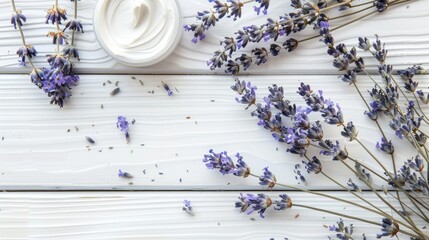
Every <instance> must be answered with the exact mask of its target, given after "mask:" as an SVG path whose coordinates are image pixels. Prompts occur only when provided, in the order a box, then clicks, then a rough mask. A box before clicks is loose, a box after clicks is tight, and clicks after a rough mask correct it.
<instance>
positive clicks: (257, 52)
mask: <svg viewBox="0 0 429 240" xmlns="http://www.w3.org/2000/svg"><path fill="white" fill-rule="evenodd" d="M252 54H253V55H254V56H255V58H256V60H255V63H256V65H261V64H262V63H266V62H267V60H268V51H267V49H265V48H255V49H253V50H252Z"/></svg>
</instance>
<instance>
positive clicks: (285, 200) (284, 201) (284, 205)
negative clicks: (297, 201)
mask: <svg viewBox="0 0 429 240" xmlns="http://www.w3.org/2000/svg"><path fill="white" fill-rule="evenodd" d="M279 197H280V198H281V200H280V201H277V200H276V201H275V202H274V203H275V204H276V205H277V207H274V209H275V210H277V211H282V210H286V209H289V208H292V205H293V204H292V199H291V198H290V197H289V196H288V195H287V194H280V195H279Z"/></svg>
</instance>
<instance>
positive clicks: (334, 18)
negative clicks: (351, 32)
mask: <svg viewBox="0 0 429 240" xmlns="http://www.w3.org/2000/svg"><path fill="white" fill-rule="evenodd" d="M352 7H353V6H352ZM373 7H374V6H369V7H366V8H363V9H360V10H359V11H355V12H351V13H348V14H344V15H340V16H337V17H333V18H329V20H330V21H332V20H336V19H340V18H343V17H348V16H351V15H355V14H358V13H361V12H364V11H366V10H368V9H371V8H373Z"/></svg>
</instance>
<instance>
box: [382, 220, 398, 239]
mask: <svg viewBox="0 0 429 240" xmlns="http://www.w3.org/2000/svg"><path fill="white" fill-rule="evenodd" d="M398 232H399V225H398V224H397V223H396V222H394V221H392V220H390V219H388V218H383V219H382V221H381V233H379V234H377V238H382V237H387V236H389V237H393V236H396V234H397V233H398Z"/></svg>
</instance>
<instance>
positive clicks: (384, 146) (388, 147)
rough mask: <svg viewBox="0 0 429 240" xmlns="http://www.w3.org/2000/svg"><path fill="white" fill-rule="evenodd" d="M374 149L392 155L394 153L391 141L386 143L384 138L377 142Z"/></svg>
mask: <svg viewBox="0 0 429 240" xmlns="http://www.w3.org/2000/svg"><path fill="white" fill-rule="evenodd" d="M376 147H377V148H378V149H380V150H381V151H383V152H385V153H387V154H390V155H392V154H393V153H394V152H395V148H394V147H393V144H392V141H387V139H386V138H384V137H382V138H381V142H377V144H376Z"/></svg>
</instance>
